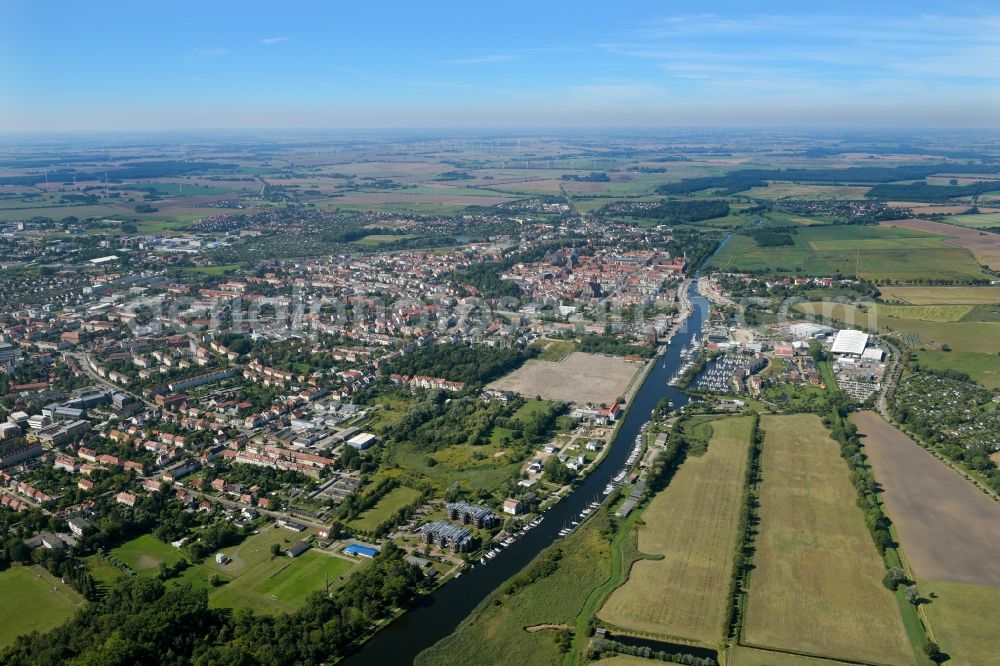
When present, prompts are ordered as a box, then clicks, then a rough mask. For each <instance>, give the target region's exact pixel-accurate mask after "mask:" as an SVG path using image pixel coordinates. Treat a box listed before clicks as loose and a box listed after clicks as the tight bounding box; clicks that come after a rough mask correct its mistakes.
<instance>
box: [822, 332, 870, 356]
mask: <svg viewBox="0 0 1000 666" xmlns="http://www.w3.org/2000/svg"><path fill="white" fill-rule="evenodd" d="M868 337H869V336H868V334H867V333H865V332H863V331H855V330H853V329H849V328H847V329H844V330H843V331H839V332H838V333H837V337H835V338H834V339H833V347H831V348H830V351H831V352H833V353H834V354H850V355H851V356H861V355H862V354H863V353H864V352H865V347H867V346H868Z"/></svg>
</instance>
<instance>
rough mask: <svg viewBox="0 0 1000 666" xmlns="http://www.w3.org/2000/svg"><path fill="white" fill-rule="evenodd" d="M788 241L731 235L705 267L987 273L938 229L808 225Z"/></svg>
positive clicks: (954, 275)
mask: <svg viewBox="0 0 1000 666" xmlns="http://www.w3.org/2000/svg"><path fill="white" fill-rule="evenodd" d="M943 226H945V227H947V226H948V225H943ZM951 228H952V229H956V228H957V227H951ZM792 240H793V244H792V245H779V246H773V247H761V246H760V245H759V244H758V243H757V241H756V240H754V239H753V238H751V237H749V236H743V235H736V236H733V237H732V238H731V239H730V241H729V242H728V243H727V244H726V246H725V247H724V248H723V249H722V250H721V251H720V252H719V253H718V254H717V255H716V256H715V257H714V258H713V259H712V262H711V264H710V266H712V267H714V268H717V269H719V270H734V271H766V272H769V273H774V274H783V275H790V274H795V275H821V276H829V275H834V274H836V273H840V274H841V275H846V276H854V275H859V276H861V277H863V278H865V279H868V280H895V281H900V282H922V281H925V280H955V281H967V280H974V279H976V280H978V279H989V277H990V276H989V275H988V274H986V273H984V272H983V271H982V269H981V268H980V266H979V262H978V261H977V260H976V258H974V257H973V255H972V254H971V253H970V252H969V251H968V250H967V249H965V248H963V247H956V246H955V245H952V244H949V243H947V242H945V241H946V240H947V238H946V237H945V236H943V235H941V234H940V233H938V234H930V233H927V232H925V231H922V230H914V229H903V228H891V227H885V226H879V227H872V226H860V225H838V226H814V227H803V228H801V229H799V230H798V231H797V233H795V234H793V235H792Z"/></svg>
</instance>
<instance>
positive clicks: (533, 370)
mask: <svg viewBox="0 0 1000 666" xmlns="http://www.w3.org/2000/svg"><path fill="white" fill-rule="evenodd" d="M641 368H642V365H641V364H640V363H633V362H630V361H626V360H624V359H621V358H618V357H615V356H605V355H603V354H585V353H583V352H573V353H572V354H569V355H568V356H566V358H564V359H563V360H561V361H559V362H558V363H553V362H552V361H542V360H539V359H532V360H530V361H528V362H527V363H525V364H524V365H522V366H521V367H520V368H518V369H517V370H515V371H514V372H512V373H510V374H509V375H506V376H504V377H501V378H500V379H498V380H496V381H495V382H492V383H491V384H489V386H488V387H487V388H493V389H500V390H503V391H514V392H515V393H520V394H521V395H526V396H532V397H533V396H536V395H540V396H542V397H543V398H545V399H546V400H565V401H567V402H576V403H580V404H585V403H591V404H594V405H598V404H601V403H607V404H609V405H610V404H611V403H612V402H614V401H615V398H617V397H618V396H620V395H623V394H624V393H625V389H627V388H628V385H629V382H631V381H632V378H633V377H634V376H635V374H636V373H637V372H638V371H639V370H640V369H641Z"/></svg>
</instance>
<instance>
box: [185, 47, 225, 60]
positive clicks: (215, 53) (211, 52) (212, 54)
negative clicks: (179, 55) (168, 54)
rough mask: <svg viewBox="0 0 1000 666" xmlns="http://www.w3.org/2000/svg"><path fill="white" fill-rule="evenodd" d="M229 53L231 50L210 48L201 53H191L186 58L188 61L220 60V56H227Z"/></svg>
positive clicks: (200, 51) (202, 50)
mask: <svg viewBox="0 0 1000 666" xmlns="http://www.w3.org/2000/svg"><path fill="white" fill-rule="evenodd" d="M228 53H229V49H223V48H210V49H201V50H199V51H195V52H194V53H190V54H188V55H186V56H184V57H185V59H187V60H210V59H212V58H218V57H220V56H224V55H227V54H228Z"/></svg>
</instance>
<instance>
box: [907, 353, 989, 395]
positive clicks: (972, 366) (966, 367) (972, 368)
mask: <svg viewBox="0 0 1000 666" xmlns="http://www.w3.org/2000/svg"><path fill="white" fill-rule="evenodd" d="M917 359H918V360H919V361H920V365H922V366H924V367H927V368H931V369H933V370H957V371H959V372H964V373H965V374H967V375H969V377H971V378H972V380H973V381H975V382H977V383H979V384H982V385H983V386H986V387H989V388H1000V356H998V355H997V354H995V353H994V354H977V353H975V352H963V351H950V352H942V351H929V350H928V351H919V352H917Z"/></svg>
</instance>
